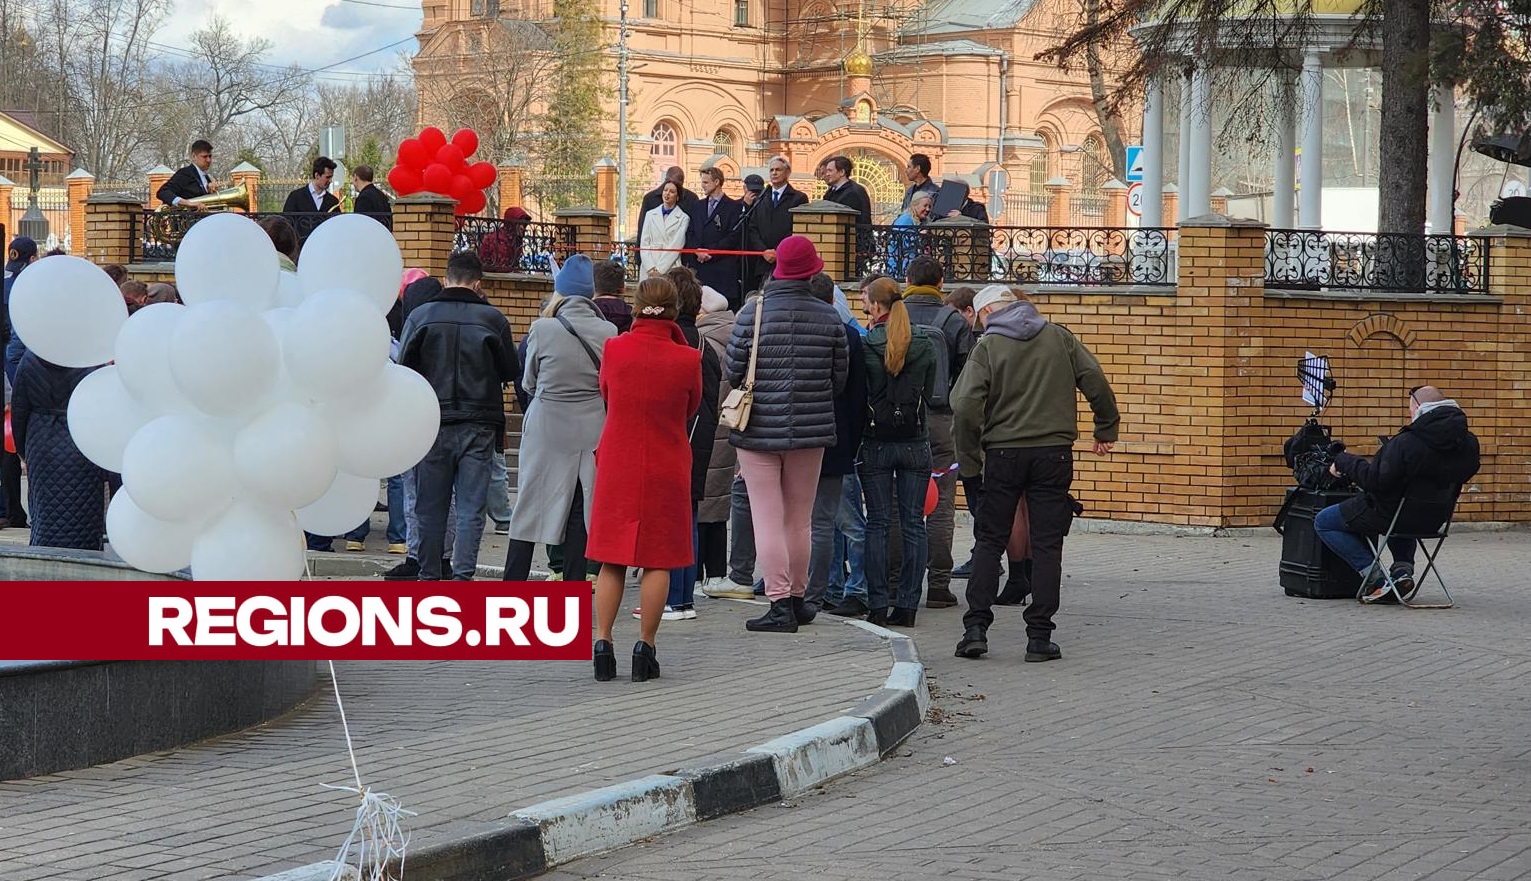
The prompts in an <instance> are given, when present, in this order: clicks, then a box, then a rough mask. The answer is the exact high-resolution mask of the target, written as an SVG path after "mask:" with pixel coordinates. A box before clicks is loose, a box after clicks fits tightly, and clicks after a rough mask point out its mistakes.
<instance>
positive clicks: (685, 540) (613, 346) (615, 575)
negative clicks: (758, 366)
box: [585, 276, 702, 682]
mask: <svg viewBox="0 0 1531 881" xmlns="http://www.w3.org/2000/svg"><path fill="white" fill-rule="evenodd" d="M635 305H636V307H637V308H636V309H635V310H634V314H633V317H634V319H635V320H634V321H633V328H632V330H630V331H628V332H627V333H625V334H623V335H622V336H619V337H614V338H612V339H610V340H607V342H606V350H605V357H603V358H602V359H601V396H602V397H604V398H605V399H606V427H605V429H604V430H603V431H602V432H601V443H600V446H598V447H597V448H596V451H595V460H596V478H595V493H594V497H593V499H592V501H591V507H590V538H589V541H588V542H587V544H586V547H585V555H586V556H587V557H589V558H590V559H592V560H599V561H601V574H600V575H598V576H596V581H595V638H596V643H595V678H596V679H597V680H598V681H603V682H604V681H606V680H608V679H612V678H615V676H616V672H617V656H616V653H615V652H614V651H613V650H612V647H611V626H612V624H613V623H615V622H616V619H617V611H618V609H619V608H620V606H621V604H622V588H623V582H624V581H625V580H626V576H627V567H629V566H636V567H638V568H640V569H642V570H643V577H642V581H641V593H640V598H639V606H640V608H641V609H642V610H643V617H642V619H641V625H640V626H641V630H642V634H641V638H640V639H639V641H638V643H637V644H636V645H634V646H633V681H634V682H646V681H648V680H649V679H651V678H655V677H658V676H659V662H658V660H657V659H656V658H655V655H654V637H655V635H656V634H657V633H658V632H659V620H660V617H659V616H660V615H661V614H663V612H664V604H665V595H666V594H667V593H669V590H670V570H671V569H678V568H681V567H683V566H688V565H690V564H691V563H692V562H693V561H694V560H695V559H696V552H695V549H694V547H693V546H692V543H691V443H690V441H689V439H688V438H687V437H686V427H687V425H688V422H689V420H690V419H691V416H692V414H694V413H695V412H696V409H697V407H698V406H700V404H701V402H702V367H701V353H700V352H698V351H697V350H696V349H694V348H692V347H691V346H689V345H687V344H686V338H685V336H684V335H682V334H681V330H680V327H679V325H677V324H676V323H675V316H676V314H677V313H678V312H679V309H680V298H679V296H678V295H677V293H676V291H675V285H673V284H671V283H670V280H669V279H667V278H665V277H663V276H653V277H651V278H646V279H644V280H643V282H642V283H641V284H639V285H638V296H637V297H636V299H635Z"/></svg>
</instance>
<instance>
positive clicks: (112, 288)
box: [11, 214, 441, 581]
mask: <svg viewBox="0 0 1531 881" xmlns="http://www.w3.org/2000/svg"><path fill="white" fill-rule="evenodd" d="M175 275H176V283H177V286H178V288H179V290H180V293H181V297H182V299H183V300H184V301H185V303H186V305H184V306H183V305H180V304H177V303H159V304H155V305H151V306H147V307H145V308H143V309H141V310H139V311H138V312H136V313H135V314H134V315H133V316H132V317H131V318H129V317H128V314H127V308H126V306H125V305H124V304H123V300H122V296H121V294H120V293H119V292H118V290H117V287H116V285H114V284H113V283H112V281H111V279H110V278H109V277H108V276H107V275H106V273H104V272H103V271H101V269H100V268H98V267H96V266H95V265H94V264H92V263H90V262H88V261H85V260H81V259H79V258H76V257H49V258H47V259H44V260H40V261H38V262H37V263H35V264H33V265H32V266H30V267H28V268H27V270H26V271H25V272H23V273H22V274H21V275H20V276H19V277H18V278H17V280H16V284H15V286H14V288H13V290H12V292H11V320H12V324H13V326H14V327H15V329H16V331H17V333H18V334H19V335H20V336H21V339H22V341H23V342H25V343H26V345H27V347H28V348H29V349H31V350H32V351H34V352H36V354H37V356H38V357H40V358H43V359H44V360H47V361H51V362H53V363H55V364H60V365H63V366H66V367H89V366H93V365H96V364H103V363H106V362H108V361H115V364H113V365H112V366H108V367H103V368H102V369H100V370H97V371H95V372H94V373H92V374H90V375H89V376H88V377H86V378H85V380H84V381H83V382H81V383H80V385H79V387H78V388H77V389H76V390H75V393H74V396H73V397H72V398H71V399H70V401H69V433H70V435H71V436H72V437H73V438H74V441H75V443H76V444H77V445H78V446H79V448H80V451H81V452H82V453H84V454H85V456H86V457H87V458H89V459H90V460H91V461H92V462H94V463H96V464H97V465H100V466H101V467H102V468H105V469H107V470H109V471H115V472H120V473H121V474H122V481H123V489H122V490H121V491H119V492H118V493H117V495H116V496H115V497H114V498H113V499H112V503H111V507H110V508H109V509H108V510H107V515H106V529H107V536H108V539H109V540H110V542H111V546H112V549H113V550H115V551H116V552H117V554H118V555H119V556H121V557H122V559H123V560H125V561H127V562H128V563H129V564H131V565H132V566H135V567H137V568H139V569H143V570H145V571H148V572H172V571H175V570H177V569H181V568H183V567H185V566H187V565H190V566H191V570H192V575H193V577H195V578H197V579H199V580H204V581H207V580H291V579H297V578H299V577H301V576H302V574H303V572H304V568H305V567H304V542H303V535H302V530H305V529H306V530H308V531H310V532H313V533H317V534H319V535H339V534H341V533H344V532H346V531H348V530H350V529H353V528H354V527H356V526H357V525H358V524H360V523H362V522H363V521H364V520H365V519H366V518H367V517H368V516H369V515H370V514H371V513H372V509H373V505H374V504H376V502H377V493H378V480H379V479H381V478H385V477H389V476H392V475H395V474H400V473H402V472H403V471H405V470H406V469H408V468H411V467H413V466H414V465H415V464H416V463H417V462H419V461H420V459H421V458H422V457H424V455H425V453H426V452H427V451H428V450H429V449H430V446H431V443H432V442H433V441H434V440H435V437H436V432H437V428H438V426H439V425H440V421H441V412H440V409H439V406H438V404H437V401H436V393H435V391H434V390H433V389H432V388H431V385H430V383H428V382H427V381H426V380H425V379H424V378H423V377H421V376H420V375H419V374H418V373H415V372H414V371H413V370H410V369H408V368H405V367H400V366H398V365H396V364H391V363H389V360H388V349H389V333H388V323H387V321H386V320H385V319H384V315H385V314H386V313H387V311H388V309H389V308H390V307H391V306H392V305H393V302H394V300H395V298H396V297H397V296H398V291H399V281H400V279H401V278H402V276H403V260H402V258H401V256H400V254H399V249H398V245H397V244H396V243H395V242H394V239H393V235H392V234H391V233H390V232H389V231H388V230H387V229H386V228H384V227H383V226H382V225H381V224H379V223H378V222H377V221H375V220H373V219H372V218H370V217H366V216H362V215H355V214H344V215H340V216H337V217H334V218H331V219H329V220H327V221H325V222H324V223H323V224H321V225H320V226H319V227H318V228H316V229H315V230H314V232H313V234H312V235H311V236H309V239H308V242H307V244H306V245H305V246H304V249H303V261H302V265H301V266H300V267H299V268H298V271H297V273H296V274H294V273H291V272H283V271H281V269H280V266H279V263H278V260H277V254H276V251H275V249H274V248H273V247H272V245H271V240H270V238H268V237H267V235H266V233H265V231H264V230H262V229H261V228H260V227H259V226H257V225H256V224H255V222H254V221H252V220H250V219H249V218H246V217H243V216H241V215H238V214H218V215H214V216H212V217H208V218H205V219H203V220H202V221H200V222H199V223H197V224H196V225H195V226H193V227H192V228H191V230H190V231H189V232H188V233H187V234H186V237H185V239H184V240H183V241H182V242H181V245H180V248H179V250H178V252H177V254H176V260H175Z"/></svg>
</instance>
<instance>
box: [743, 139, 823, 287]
mask: <svg viewBox="0 0 1531 881" xmlns="http://www.w3.org/2000/svg"><path fill="white" fill-rule="evenodd" d="M767 173H768V174H769V175H770V178H771V180H770V186H768V187H766V188H765V191H764V192H762V193H761V194H760V198H758V199H756V200H755V207H754V209H753V210H751V211H750V219H749V221H748V222H746V223H745V224H744V248H743V250H746V251H764V252H765V256H764V257H747V258H745V260H746V263H745V271H744V293H745V294H746V295H748V294H749V293H750V292H752V291H758V290H759V289H760V288H761V286H762V285H763V284H764V283H765V279H766V276H767V275H768V274H769V272H770V270H771V267H772V266H773V265H774V264H775V263H776V246H777V245H779V244H781V240H782V239H784V238H786V237H787V236H790V235H792V209H793V208H796V207H797V206H799V205H805V204H807V203H808V197H807V196H806V195H804V194H803V193H801V192H799V191H798V190H797V189H795V188H794V187H793V186H792V185H791V184H790V183H787V181H788V180H789V179H790V178H791V177H792V163H790V162H788V161H787V158H786V157H785V156H773V157H771V162H770V164H769V165H768V166H767Z"/></svg>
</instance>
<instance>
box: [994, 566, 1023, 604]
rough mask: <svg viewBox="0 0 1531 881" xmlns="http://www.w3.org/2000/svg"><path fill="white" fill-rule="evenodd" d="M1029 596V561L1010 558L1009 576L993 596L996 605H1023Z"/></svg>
mask: <svg viewBox="0 0 1531 881" xmlns="http://www.w3.org/2000/svg"><path fill="white" fill-rule="evenodd" d="M1029 596H1031V561H1030V560H1011V561H1010V576H1009V577H1008V578H1007V579H1005V589H1004V590H1002V591H1000V592H999V596H997V597H995V598H994V605H996V606H1023V605H1025V604H1026V598H1027V597H1029Z"/></svg>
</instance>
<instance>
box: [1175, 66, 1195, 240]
mask: <svg viewBox="0 0 1531 881" xmlns="http://www.w3.org/2000/svg"><path fill="white" fill-rule="evenodd" d="M1175 141H1176V145H1177V146H1178V147H1179V153H1180V156H1179V160H1180V164H1179V167H1178V168H1177V169H1176V171H1175V186H1176V187H1177V188H1178V191H1179V193H1180V198H1179V199H1178V200H1177V201H1176V202H1175V206H1176V210H1175V222H1176V223H1179V222H1180V221H1183V220H1185V219H1186V218H1187V217H1189V216H1190V215H1188V214H1186V213H1185V206H1186V201H1185V188H1186V178H1188V177H1190V176H1191V77H1190V75H1189V74H1187V75H1185V76H1182V77H1181V78H1180V133H1179V136H1178V137H1177V138H1176V139H1175Z"/></svg>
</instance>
